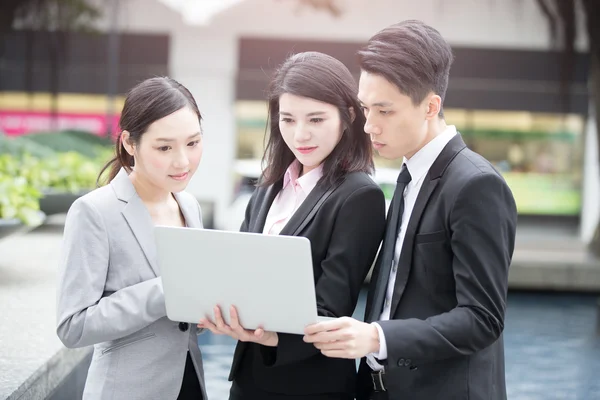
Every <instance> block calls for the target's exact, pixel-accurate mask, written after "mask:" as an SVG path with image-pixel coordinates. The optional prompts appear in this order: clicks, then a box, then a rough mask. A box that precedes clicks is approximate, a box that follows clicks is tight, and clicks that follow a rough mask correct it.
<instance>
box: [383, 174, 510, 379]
mask: <svg viewBox="0 0 600 400" xmlns="http://www.w3.org/2000/svg"><path fill="white" fill-rule="evenodd" d="M516 219H517V212H516V206H515V202H514V199H513V196H512V193H511V192H510V189H509V188H508V186H507V185H506V183H505V182H504V181H503V180H502V179H501V178H500V177H499V176H498V175H495V174H492V173H488V174H480V175H478V176H476V177H474V178H472V179H470V180H469V182H467V183H466V184H465V186H464V187H463V188H462V190H461V191H460V193H459V194H458V196H457V198H456V201H455V203H454V206H453V208H452V211H451V212H450V215H449V225H450V230H451V248H452V253H453V262H452V269H453V275H454V279H455V285H456V300H457V306H456V307H455V308H454V309H452V310H451V311H449V312H447V313H444V314H440V315H436V316H433V317H430V318H427V319H426V320H420V319H406V320H391V321H380V322H379V324H380V325H381V327H382V329H383V333H384V336H385V340H386V344H387V350H388V358H387V365H388V367H390V368H393V367H396V365H398V360H399V359H410V360H412V364H413V365H418V364H423V363H428V362H433V361H436V360H442V359H447V358H451V357H455V356H460V355H469V354H472V353H475V352H477V351H479V350H482V349H484V348H485V347H487V346H489V345H491V344H492V343H494V342H495V341H496V340H497V339H498V337H499V336H500V334H501V333H502V331H503V329H504V312H505V307H506V295H507V287H508V268H509V265H510V261H511V258H512V253H513V249H514V239H515V230H516ZM413 268H414V267H413Z"/></svg>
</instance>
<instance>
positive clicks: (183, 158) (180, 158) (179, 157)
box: [173, 150, 190, 169]
mask: <svg viewBox="0 0 600 400" xmlns="http://www.w3.org/2000/svg"><path fill="white" fill-rule="evenodd" d="M189 164H190V160H189V158H188V156H187V154H186V152H185V151H184V150H182V151H178V152H176V153H175V158H174V160H173V166H174V167H175V168H178V169H182V168H185V167H187V166H188V165H189Z"/></svg>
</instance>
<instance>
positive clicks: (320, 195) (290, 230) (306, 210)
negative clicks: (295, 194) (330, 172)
mask: <svg viewBox="0 0 600 400" xmlns="http://www.w3.org/2000/svg"><path fill="white" fill-rule="evenodd" d="M340 183H341V180H340V181H338V182H337V183H336V184H335V185H334V186H330V185H327V184H323V183H322V182H319V183H318V184H317V186H315V188H314V189H313V190H311V192H310V193H309V194H308V196H307V197H306V199H305V200H304V201H303V202H302V204H301V205H300V207H299V208H298V209H297V210H296V212H295V213H294V214H293V215H292V217H291V218H290V219H289V221H288V222H287V224H285V226H284V227H283V228H282V229H281V232H280V233H279V234H280V235H288V236H296V235H298V234H299V233H300V232H301V231H302V229H304V227H305V226H306V225H307V224H308V223H309V222H310V220H311V219H312V218H313V217H314V216H315V214H316V212H317V211H318V210H319V208H321V205H322V204H323V203H324V202H325V200H327V198H328V197H329V196H330V195H331V193H333V191H334V190H335V189H336V188H337V187H338V186H339V185H340Z"/></svg>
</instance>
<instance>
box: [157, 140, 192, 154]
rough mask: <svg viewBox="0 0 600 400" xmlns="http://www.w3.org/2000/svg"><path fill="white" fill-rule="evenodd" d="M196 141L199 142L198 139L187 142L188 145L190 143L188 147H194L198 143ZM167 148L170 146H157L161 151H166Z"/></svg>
mask: <svg viewBox="0 0 600 400" xmlns="http://www.w3.org/2000/svg"><path fill="white" fill-rule="evenodd" d="M198 143H200V141H199V140H194V141H193V142H190V143H188V146H190V145H191V146H190V147H196V146H197V145H198ZM169 150H171V146H161V147H159V148H158V151H161V152H163V153H164V152H167V151H169Z"/></svg>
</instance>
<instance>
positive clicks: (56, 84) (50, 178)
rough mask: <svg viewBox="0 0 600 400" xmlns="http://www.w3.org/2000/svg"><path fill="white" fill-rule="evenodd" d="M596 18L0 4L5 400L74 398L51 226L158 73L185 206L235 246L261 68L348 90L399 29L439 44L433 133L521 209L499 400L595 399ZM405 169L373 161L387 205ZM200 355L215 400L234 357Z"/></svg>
mask: <svg viewBox="0 0 600 400" xmlns="http://www.w3.org/2000/svg"><path fill="white" fill-rule="evenodd" d="M599 15H600V2H598V1H595V0H502V1H499V0H478V1H475V0H445V1H442V0H421V1H419V2H416V1H408V0H369V1H366V0H2V2H1V3H0V308H2V309H3V312H2V316H0V322H1V323H2V325H1V327H0V399H17V398H32V399H33V398H40V399H42V398H50V399H71V398H73V399H75V398H80V393H81V388H82V385H83V382H84V380H85V373H86V368H87V364H86V363H89V357H90V349H80V350H66V349H64V348H63V347H62V345H61V344H60V342H59V341H58V339H57V338H56V336H55V332H54V329H55V321H54V318H55V314H54V296H55V292H54V290H55V289H54V288H55V278H56V276H55V271H56V269H57V259H58V252H59V247H60V240H61V235H62V228H63V223H64V215H65V213H66V211H67V210H68V208H69V206H70V204H71V203H72V202H73V201H74V199H76V198H77V197H79V196H81V195H82V194H84V193H86V192H88V191H90V190H92V189H93V188H94V187H95V184H96V176H97V174H98V172H99V171H100V169H101V168H102V166H103V165H104V163H105V162H106V161H107V160H108V159H109V158H110V156H111V155H112V152H113V139H114V137H115V135H116V134H117V133H118V118H119V113H120V110H121V108H122V105H123V100H124V95H125V94H126V92H127V91H128V90H129V89H130V88H131V87H133V86H134V85H135V84H137V83H138V82H140V81H141V80H143V79H146V78H148V77H152V76H157V75H168V76H171V77H173V78H175V79H177V80H179V81H180V82H181V83H182V84H184V85H185V86H186V87H188V88H189V89H190V91H191V92H192V94H193V95H194V96H195V98H196V100H197V102H198V105H199V107H200V111H201V112H202V114H203V117H204V122H203V128H204V156H203V160H202V163H201V165H200V168H199V170H198V172H197V173H196V175H195V177H194V178H193V180H192V182H191V184H190V185H189V187H188V189H187V190H188V191H189V192H190V193H192V194H193V195H194V196H195V197H196V198H197V199H198V200H199V201H200V202H201V205H202V209H203V214H204V221H205V225H206V226H207V227H208V228H214V229H227V230H237V229H238V228H239V226H240V224H241V222H242V219H243V214H244V210H245V206H246V204H247V201H248V199H249V196H250V194H251V192H252V190H253V186H252V185H253V183H254V181H255V179H256V178H257V177H258V176H259V174H260V157H261V156H262V151H263V144H264V135H265V129H266V124H267V108H266V101H265V88H266V86H267V83H268V81H269V78H270V76H271V74H272V72H273V70H274V68H276V67H277V66H278V65H279V64H280V63H281V62H282V61H283V60H284V59H285V58H286V56H287V55H289V54H291V53H293V52H300V51H307V50H315V51H321V52H324V53H327V54H330V55H331V56H334V57H336V58H338V59H339V60H341V61H342V62H344V63H345V64H346V66H347V67H348V68H349V69H350V71H352V72H353V74H355V76H356V78H357V79H358V75H359V72H360V71H359V70H358V68H357V65H356V57H355V54H356V51H357V50H358V49H359V48H360V47H362V46H363V45H364V44H365V42H366V41H367V39H368V38H369V37H370V36H372V35H373V34H374V33H375V32H377V31H378V30H380V29H382V28H384V27H386V26H387V25H390V24H393V23H396V22H399V21H401V20H404V19H421V20H423V21H425V22H427V23H429V24H431V25H432V26H434V27H435V28H436V29H438V30H439V31H440V32H441V34H442V35H443V36H444V37H445V38H446V39H447V40H448V41H449V42H450V44H451V45H452V47H453V51H454V54H455V57H456V60H455V62H454V65H453V67H452V70H451V76H450V85H449V88H448V93H447V97H446V101H445V115H446V120H447V122H448V123H450V124H454V125H456V126H457V128H458V129H459V131H460V132H461V134H462V135H463V137H464V139H465V141H466V142H467V144H468V145H469V147H470V148H471V149H473V150H474V151H476V152H478V153H480V154H481V155H483V156H484V157H486V158H487V159H488V160H490V161H491V162H492V163H493V164H494V165H495V166H496V168H497V169H498V170H499V171H500V172H501V173H502V175H503V176H504V177H505V179H506V181H507V182H508V184H509V186H510V188H511V189H512V191H513V194H514V196H515V199H516V202H517V207H518V212H519V226H518V231H517V248H516V250H515V255H514V259H513V265H512V266H511V272H510V276H509V283H510V293H509V299H508V300H509V301H508V309H507V317H506V331H505V341H506V363H507V364H506V374H507V385H508V393H509V398H510V399H600V379H598V377H597V372H596V371H597V370H598V368H600V303H599V302H598V298H599V296H598V294H599V293H600V259H599V258H598V257H599V254H600V251H599V249H600V245H599V243H600V235H599V232H598V228H597V226H598V221H599V216H600V201H599V193H600V171H599V159H598V136H599V134H598V132H599V131H598V115H599V114H600V113H598V111H597V110H598V109H599V108H600V106H599V104H600V102H599V101H594V99H598V96H599V95H600V24H597V23H594V22H593V21H594V20H595V19H596V20H597V18H598V16H599ZM594 18H595V19H594ZM400 162H401V161H400V160H398V161H396V162H390V161H386V160H383V159H381V158H379V157H376V166H377V172H376V174H375V175H374V179H375V181H376V182H377V183H379V184H380V186H381V187H382V189H383V190H384V192H385V193H386V197H387V198H388V201H389V200H391V196H392V194H393V191H394V185H395V180H396V176H397V173H398V170H399V167H400ZM363 308H364V296H362V297H361V300H360V303H359V306H358V308H357V310H356V313H355V315H356V316H357V317H358V318H362V309H363ZM199 340H200V344H201V348H202V350H203V352H204V355H205V358H206V365H205V369H206V376H207V384H208V386H209V395H210V396H211V398H213V399H225V398H227V393H228V387H229V383H228V382H227V381H226V377H227V373H228V368H229V365H230V361H231V355H232V353H233V346H234V343H233V342H232V341H230V340H227V339H224V338H217V337H213V336H211V334H210V333H208V334H203V335H201V336H200V338H199ZM42 388H43V389H42ZM21 396H25V397H21Z"/></svg>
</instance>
